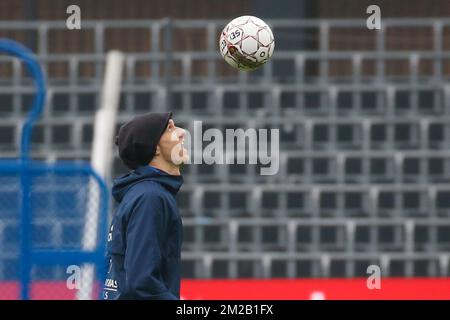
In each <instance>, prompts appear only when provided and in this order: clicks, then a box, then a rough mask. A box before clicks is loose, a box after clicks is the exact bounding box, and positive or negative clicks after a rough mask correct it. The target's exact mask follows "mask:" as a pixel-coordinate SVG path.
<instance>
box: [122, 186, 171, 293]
mask: <svg viewBox="0 0 450 320" xmlns="http://www.w3.org/2000/svg"><path fill="white" fill-rule="evenodd" d="M162 201H163V200H162V199H161V198H160V197H159V196H158V195H157V194H154V193H146V194H143V195H141V196H140V197H139V198H138V199H137V201H136V204H135V206H134V209H133V211H132V213H131V216H130V219H129V221H128V225H127V233H126V243H127V245H126V250H125V261H124V268H125V288H124V289H125V290H124V291H123V294H121V299H136V300H137V299H163V300H178V298H177V297H176V296H175V295H174V294H172V293H171V292H170V291H169V290H168V288H167V286H166V285H165V283H164V280H163V278H162V274H161V269H162V251H161V248H163V246H164V235H165V229H166V228H165V227H166V223H165V219H166V217H165V215H164V207H163V202H162Z"/></svg>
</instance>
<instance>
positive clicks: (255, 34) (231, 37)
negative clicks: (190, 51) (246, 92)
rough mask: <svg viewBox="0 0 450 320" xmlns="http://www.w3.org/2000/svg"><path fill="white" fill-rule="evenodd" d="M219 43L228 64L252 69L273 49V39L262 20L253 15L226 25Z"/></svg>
mask: <svg viewBox="0 0 450 320" xmlns="http://www.w3.org/2000/svg"><path fill="white" fill-rule="evenodd" d="M219 45H220V53H221V54H222V57H223V58H224V59H225V61H226V62H228V64H229V65H230V66H232V67H234V68H237V69H239V70H243V71H253V70H256V69H258V68H259V67H261V66H262V65H263V64H265V63H266V62H267V61H268V60H269V59H270V57H271V56H272V54H273V50H274V49H275V39H274V38H273V33H272V30H270V28H269V26H268V25H267V24H266V23H265V22H264V21H262V20H261V19H259V18H257V17H253V16H242V17H239V18H236V19H234V20H232V21H231V22H230V23H229V24H227V25H226V27H225V28H224V29H223V31H222V34H221V35H220V41H219Z"/></svg>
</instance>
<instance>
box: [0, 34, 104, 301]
mask: <svg viewBox="0 0 450 320" xmlns="http://www.w3.org/2000/svg"><path fill="white" fill-rule="evenodd" d="M0 53H5V54H8V55H11V56H14V57H17V58H19V59H21V61H22V62H23V63H24V64H25V66H26V68H27V69H28V71H29V73H30V74H31V76H32V77H33V79H34V82H35V85H36V89H37V90H36V94H35V96H34V100H33V104H32V108H31V111H30V113H29V115H28V117H27V119H26V120H25V122H24V124H23V126H22V137H21V145H20V151H21V154H20V158H19V159H18V160H6V161H0V168H1V171H2V172H8V173H17V174H20V182H21V191H22V192H21V200H22V201H21V210H20V212H21V227H20V231H21V243H20V259H21V261H20V262H21V263H20V283H21V291H20V295H21V298H22V299H24V300H27V299H29V291H30V288H29V285H30V280H31V279H30V278H31V267H32V265H33V264H39V265H49V264H56V263H67V264H81V263H86V262H88V263H89V262H91V263H95V264H96V265H97V273H98V278H99V279H100V280H102V281H103V280H104V277H105V274H104V264H105V259H104V254H105V250H106V242H105V241H103V240H105V239H106V229H107V225H106V223H107V212H108V196H109V195H108V188H107V186H106V184H105V182H104V181H103V179H102V178H101V177H100V176H99V175H98V174H97V173H96V172H94V170H93V169H92V168H91V167H90V165H89V164H80V163H70V162H67V163H59V164H56V165H49V164H46V163H43V162H37V161H32V160H31V159H30V143H31V134H32V129H33V125H34V124H35V123H36V122H37V120H38V119H39V117H40V115H41V114H42V110H43V108H44V104H45V99H46V83H45V78H44V75H43V73H42V69H41V67H40V65H39V63H38V61H37V58H36V56H35V55H34V53H33V52H32V51H30V50H29V49H28V48H26V47H25V46H23V45H21V44H20V43H17V42H15V41H13V40H9V39H2V38H0ZM36 173H55V174H56V173H59V174H61V173H63V174H65V175H70V174H79V173H84V174H86V175H89V176H91V177H93V178H94V179H95V181H96V182H97V183H98V185H99V187H100V199H99V200H100V202H101V206H100V215H99V228H98V230H99V232H98V235H97V236H98V239H99V240H98V241H99V243H100V245H98V246H97V249H96V250H95V251H92V252H86V251H82V250H58V251H52V250H32V243H31V232H32V216H33V213H32V207H31V200H30V199H31V182H32V179H31V178H32V176H33V174H36Z"/></svg>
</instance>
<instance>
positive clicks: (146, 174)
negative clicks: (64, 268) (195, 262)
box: [103, 113, 187, 300]
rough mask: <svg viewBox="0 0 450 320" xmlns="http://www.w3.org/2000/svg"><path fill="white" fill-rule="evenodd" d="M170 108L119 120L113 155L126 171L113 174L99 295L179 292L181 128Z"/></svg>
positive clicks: (176, 295)
mask: <svg viewBox="0 0 450 320" xmlns="http://www.w3.org/2000/svg"><path fill="white" fill-rule="evenodd" d="M171 118H172V113H147V114H144V115H140V116H137V117H135V118H134V119H133V120H131V121H130V122H128V123H126V124H124V125H123V126H122V127H121V128H120V130H119V134H118V136H117V138H116V145H117V146H118V147H119V156H120V158H121V159H122V161H123V162H124V163H125V165H126V166H127V167H128V168H130V169H131V170H132V171H131V172H129V173H128V174H126V175H124V176H122V177H120V178H118V179H116V180H115V181H114V186H113V189H112V194H113V196H114V198H115V199H116V200H117V201H118V202H119V206H118V208H117V212H116V215H115V217H114V219H113V222H112V224H111V227H110V230H109V234H108V253H107V258H108V263H109V267H108V273H107V276H106V281H105V287H104V290H103V298H104V299H170V300H176V299H179V298H180V277H181V276H180V257H181V242H182V222H181V217H180V214H179V212H178V208H177V204H176V201H175V195H176V194H177V192H178V190H179V189H180V187H181V185H182V183H183V179H182V176H181V175H180V165H181V164H182V163H183V162H185V161H186V159H187V152H186V149H184V148H183V146H182V145H183V141H184V135H185V132H184V130H183V129H181V128H178V127H176V126H175V123H174V121H173V120H172V119H171Z"/></svg>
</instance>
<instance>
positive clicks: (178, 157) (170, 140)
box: [158, 119, 189, 165]
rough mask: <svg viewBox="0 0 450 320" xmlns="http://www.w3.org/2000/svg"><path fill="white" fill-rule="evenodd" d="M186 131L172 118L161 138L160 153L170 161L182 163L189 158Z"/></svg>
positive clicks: (177, 163)
mask: <svg viewBox="0 0 450 320" xmlns="http://www.w3.org/2000/svg"><path fill="white" fill-rule="evenodd" d="M185 133H186V132H185V131H184V129H182V128H179V127H177V126H175V122H174V121H173V120H172V119H170V120H169V124H168V125H167V128H166V130H165V131H164V133H163V134H162V136H161V139H159V143H158V149H159V152H160V155H161V156H162V157H163V158H164V159H165V160H166V161H168V162H170V163H173V164H175V165H181V164H183V163H186V162H187V161H188V160H189V155H188V153H187V150H186V149H185V148H184V138H185Z"/></svg>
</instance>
